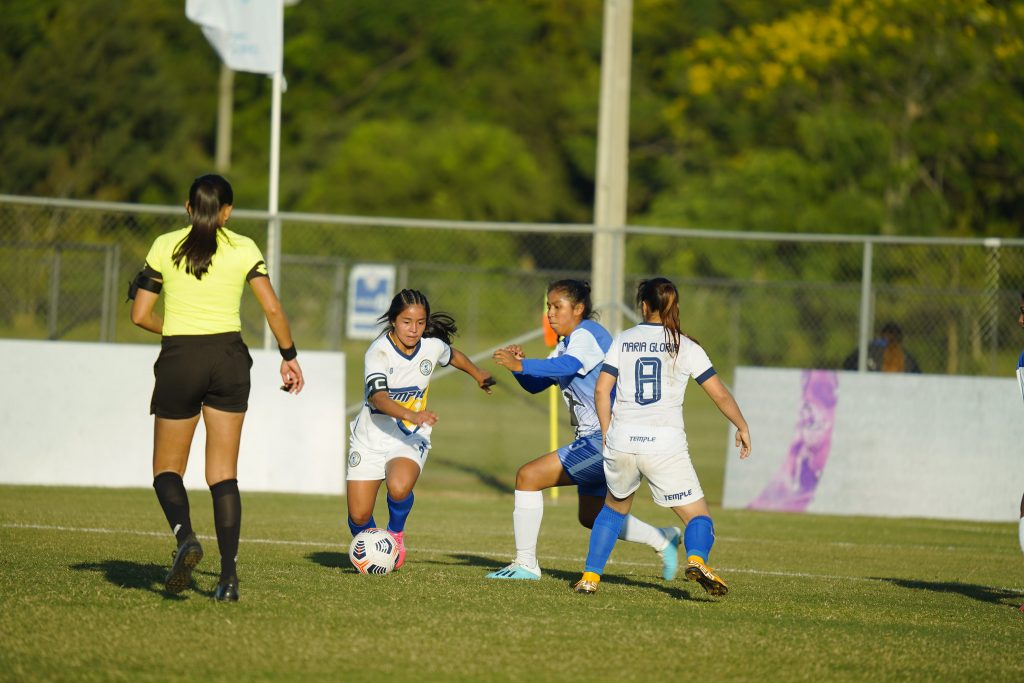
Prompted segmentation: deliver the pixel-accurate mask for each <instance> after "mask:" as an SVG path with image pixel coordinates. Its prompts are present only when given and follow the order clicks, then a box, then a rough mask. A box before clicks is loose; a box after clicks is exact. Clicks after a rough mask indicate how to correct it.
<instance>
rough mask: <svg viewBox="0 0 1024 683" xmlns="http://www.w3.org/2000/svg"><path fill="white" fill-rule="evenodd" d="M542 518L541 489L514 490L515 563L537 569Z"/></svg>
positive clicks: (542, 494)
mask: <svg viewBox="0 0 1024 683" xmlns="http://www.w3.org/2000/svg"><path fill="white" fill-rule="evenodd" d="M543 519H544V492H543V491H518V490H517V491H516V507H515V510H513V511H512V529H513V530H514V531H515V535H516V563H517V564H521V565H523V566H524V567H529V568H530V569H537V568H538V565H537V537H538V536H540V523H541V520H543Z"/></svg>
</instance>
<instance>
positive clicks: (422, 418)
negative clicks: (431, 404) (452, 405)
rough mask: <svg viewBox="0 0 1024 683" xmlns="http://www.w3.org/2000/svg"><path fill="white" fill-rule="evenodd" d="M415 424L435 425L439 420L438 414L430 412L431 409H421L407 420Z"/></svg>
mask: <svg viewBox="0 0 1024 683" xmlns="http://www.w3.org/2000/svg"><path fill="white" fill-rule="evenodd" d="M406 422H411V423H413V424H414V425H433V424H434V423H435V422H437V415H436V414H434V413H432V412H430V411H429V410H421V411H419V412H418V413H413V414H412V419H411V420H406Z"/></svg>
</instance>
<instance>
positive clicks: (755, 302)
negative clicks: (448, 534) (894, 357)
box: [0, 196, 1024, 376]
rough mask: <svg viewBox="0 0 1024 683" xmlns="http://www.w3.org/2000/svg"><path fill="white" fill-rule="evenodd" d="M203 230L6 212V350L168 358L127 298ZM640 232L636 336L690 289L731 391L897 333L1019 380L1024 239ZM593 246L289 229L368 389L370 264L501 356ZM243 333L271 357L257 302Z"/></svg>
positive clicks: (574, 229)
mask: <svg viewBox="0 0 1024 683" xmlns="http://www.w3.org/2000/svg"><path fill="white" fill-rule="evenodd" d="M268 218H269V216H268V215H267V214H266V213H263V212H257V211H243V210H236V211H235V212H234V214H233V215H232V219H231V228H232V229H233V230H235V231H236V232H239V233H242V234H245V235H248V236H249V237H252V238H253V239H254V240H255V241H256V243H257V244H259V245H260V246H261V248H263V249H266V246H267V221H268ZM186 224H187V217H186V215H185V212H184V210H183V209H182V208H179V207H165V206H141V205H126V204H110V203H102V202H79V201H70V200H45V199H34V198H24V197H11V196H0V337H8V338H21V339H60V340H77V341H103V342H132V343H139V342H155V341H156V339H155V338H154V337H153V335H150V334H148V333H145V332H143V331H142V330H139V329H137V328H135V327H134V326H133V325H132V324H131V322H130V321H129V319H128V307H127V304H126V303H125V294H126V290H127V284H128V281H129V280H130V279H131V278H132V277H133V276H134V275H135V273H136V272H138V270H139V268H140V267H141V266H142V263H143V260H144V258H145V255H146V252H147V251H148V249H149V247H150V245H151V243H152V241H153V239H154V238H155V237H156V236H157V235H159V234H160V233H163V232H167V231H169V230H174V229H177V228H180V227H183V226H184V225H186ZM624 231H625V254H624V263H625V272H624V273H623V277H622V279H621V281H622V282H624V283H625V290H626V291H624V292H622V293H621V294H622V296H621V301H619V302H615V303H614V304H612V305H615V306H617V307H618V309H619V310H620V311H621V312H622V313H623V314H624V322H625V323H626V324H629V323H631V322H632V321H633V320H635V319H636V317H635V316H636V314H635V307H634V305H633V301H632V296H633V292H634V291H635V288H636V285H637V283H638V282H639V281H640V280H642V279H644V278H647V277H652V276H656V275H663V276H666V277H669V278H671V279H673V280H674V281H675V282H676V283H677V285H679V288H680V291H681V296H682V319H683V324H684V329H685V331H687V332H688V333H689V334H690V335H691V336H693V337H695V338H697V339H698V340H699V341H700V342H701V343H702V344H704V346H705V347H706V348H707V349H708V351H709V354H710V355H711V357H712V359H713V360H714V361H715V363H716V366H717V367H718V368H719V370H720V371H721V372H723V373H724V374H725V375H727V376H731V374H732V371H733V369H734V368H735V367H736V366H737V365H755V366H771V367H794V368H841V367H844V364H846V366H847V367H850V363H851V362H852V363H853V365H852V367H858V364H859V365H860V366H861V367H863V366H864V362H865V358H866V357H867V350H866V345H870V343H871V342H872V340H874V339H875V338H876V337H877V335H878V334H879V332H880V329H881V327H882V326H883V325H884V324H885V323H895V324H896V325H898V326H899V328H900V329H901V330H902V335H903V345H904V347H905V348H906V350H907V351H908V352H909V353H910V354H912V355H913V357H914V358H915V359H916V361H917V364H918V365H919V366H920V368H921V370H922V371H923V372H926V373H938V374H951V375H996V376H998V375H1008V374H1012V369H1013V367H1015V360H1016V357H1017V354H1018V353H1019V350H1020V348H1021V347H1022V346H1024V334H1022V333H1021V331H1020V330H1019V328H1018V325H1017V315H1018V302H1019V297H1020V291H1021V289H1022V288H1024V240H994V239H989V240H980V239H979V240H969V239H923V238H918V239H911V238H904V239H898V238H880V237H856V236H836V235H793V234H767V233H736V232H724V231H713V230H683V229H670V228H652V227H642V226H629V227H627V228H625V229H624ZM592 235H593V227H592V226H589V225H529V224H488V223H465V222H448V221H416V220H407V219H381V218H359V217H350V216H328V215H309V214H281V229H280V243H281V259H280V265H279V267H278V270H279V280H278V283H279V285H278V286H279V290H280V295H281V299H282V301H283V303H284V306H285V310H286V311H287V313H288V316H289V318H290V320H291V323H292V326H293V329H294V333H295V338H296V339H297V340H298V343H299V346H300V348H303V349H307V350H309V349H321V350H343V351H345V352H346V353H347V354H348V355H349V358H350V359H353V360H354V364H352V365H351V368H352V369H353V371H354V372H356V373H358V372H359V368H358V367H357V366H358V365H359V364H360V363H361V359H362V353H363V351H364V350H365V348H366V343H367V342H366V341H365V340H362V339H360V340H351V339H347V338H346V336H345V322H346V316H347V315H348V311H347V299H348V291H347V288H348V286H349V282H348V281H349V278H348V274H349V272H350V269H351V268H352V267H353V266H354V265H358V264H373V263H386V264H391V265H393V266H395V268H396V271H397V273H398V276H397V286H398V287H413V288H417V289H421V290H423V291H424V292H425V293H426V294H427V296H428V297H429V298H430V300H431V304H432V306H433V307H434V308H435V309H436V310H444V311H447V312H448V313H451V314H452V315H453V316H454V317H455V319H456V320H457V321H458V324H459V329H460V334H459V337H458V341H457V345H458V346H459V348H461V349H463V350H464V351H466V352H467V353H469V354H470V355H475V354H478V353H479V354H483V353H484V352H487V353H488V355H489V349H491V348H493V347H495V346H497V345H500V344H503V343H506V342H508V341H509V340H512V339H516V340H526V341H529V340H533V339H535V338H537V337H539V335H540V317H541V313H542V309H543V296H544V290H545V288H546V286H547V283H548V282H550V281H551V280H554V279H557V278H563V277H580V278H584V279H589V278H590V277H591V253H592ZM599 303H600V302H599ZM605 308H607V306H605ZM382 312H383V311H382ZM242 323H243V330H242V332H243V335H244V336H245V338H246V339H247V340H248V341H249V342H250V344H251V345H254V346H259V345H260V344H261V341H262V339H263V335H264V319H263V315H262V313H261V311H260V309H259V305H258V304H257V302H256V301H255V298H254V297H251V296H246V297H244V298H243V305H242ZM538 343H539V342H538ZM861 349H865V350H864V351H861Z"/></svg>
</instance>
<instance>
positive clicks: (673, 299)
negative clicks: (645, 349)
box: [636, 277, 699, 356]
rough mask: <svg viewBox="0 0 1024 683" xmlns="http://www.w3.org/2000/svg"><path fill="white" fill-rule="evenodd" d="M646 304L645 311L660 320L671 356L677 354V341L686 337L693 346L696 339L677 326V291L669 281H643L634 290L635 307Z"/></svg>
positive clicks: (659, 279) (662, 278) (654, 279)
mask: <svg viewBox="0 0 1024 683" xmlns="http://www.w3.org/2000/svg"><path fill="white" fill-rule="evenodd" d="M641 304H647V310H648V311H650V312H651V313H657V314H658V316H659V317H660V318H661V324H662V325H664V327H665V341H666V342H668V343H669V344H670V345H671V347H672V348H674V349H676V350H675V351H672V352H671V355H672V356H675V355H676V353H678V349H679V340H680V338H681V337H686V338H687V339H689V340H690V341H692V342H694V343H695V344H697V343H699V342H698V341H697V340H696V339H694V338H693V337H691V336H690V335H688V334H686V333H685V332H683V330H682V328H680V326H679V290H678V289H676V286H675V285H674V284H673V283H672V281H671V280H669V279H668V278H664V277H655V278H651V279H650V280H643V281H641V282H640V286H638V287H637V288H636V305H637V308H641Z"/></svg>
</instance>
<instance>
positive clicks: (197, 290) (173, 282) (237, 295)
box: [146, 226, 267, 337]
mask: <svg viewBox="0 0 1024 683" xmlns="http://www.w3.org/2000/svg"><path fill="white" fill-rule="evenodd" d="M190 230H192V227H191V226H189V227H187V228H182V229H181V230H175V231H174V232H168V233H165V234H163V235H160V236H159V237H157V238H156V240H155V241H154V242H153V246H152V247H151V248H150V250H149V254H147V255H146V272H147V273H148V274H149V275H150V276H151V277H155V278H157V279H162V280H163V283H164V285H163V295H164V329H163V336H165V337H170V336H174V335H181V334H189V335H192V334H220V333H222V332H241V330H242V320H241V317H240V316H239V313H238V308H239V304H240V302H241V299H242V289H244V287H245V283H246V282H248V281H249V280H251V279H253V278H254V277H266V276H267V266H266V264H265V263H264V261H263V254H261V253H260V248H259V247H257V246H256V243H255V242H253V241H252V240H251V239H249V238H248V237H246V236H244V235H239V234H238V233H236V232H233V231H231V230H228V229H227V228H220V229H218V230H217V251H216V252H215V253H214V255H213V258H212V260H211V261H210V268H209V270H207V271H206V273H205V274H204V275H203V277H202V278H201V279H196V276H195V275H191V274H189V273H186V272H185V259H182V260H181V261H179V262H178V265H177V266H176V265H174V251H175V249H177V248H178V245H179V244H181V243H182V242H183V241H184V240H185V238H186V237H188V233H189V231H190Z"/></svg>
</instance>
